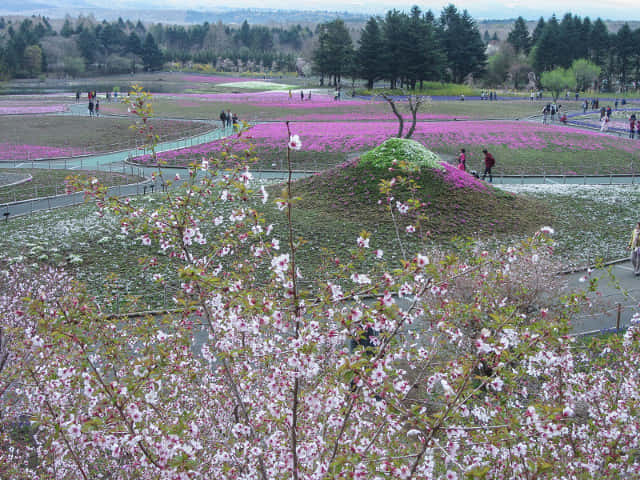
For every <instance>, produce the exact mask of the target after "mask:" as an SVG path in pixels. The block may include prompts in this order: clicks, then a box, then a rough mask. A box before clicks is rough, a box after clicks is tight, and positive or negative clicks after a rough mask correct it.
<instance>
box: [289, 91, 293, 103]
mask: <svg viewBox="0 0 640 480" xmlns="http://www.w3.org/2000/svg"><path fill="white" fill-rule="evenodd" d="M292 99H293V94H292V93H291V89H289V101H291V100H292Z"/></svg>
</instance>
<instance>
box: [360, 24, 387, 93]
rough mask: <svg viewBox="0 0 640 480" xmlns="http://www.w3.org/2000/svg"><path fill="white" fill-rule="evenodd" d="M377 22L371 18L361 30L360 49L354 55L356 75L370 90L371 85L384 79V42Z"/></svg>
mask: <svg viewBox="0 0 640 480" xmlns="http://www.w3.org/2000/svg"><path fill="white" fill-rule="evenodd" d="M378 22H379V20H378V19H377V18H376V17H371V18H369V20H368V21H367V23H366V25H365V26H364V28H363V29H362V33H361V34H360V40H359V41H358V43H359V45H360V47H359V48H358V51H357V54H356V65H357V67H358V72H359V73H358V75H359V76H360V78H363V79H365V80H366V81H367V88H368V89H372V88H373V83H374V82H375V81H376V80H379V79H381V78H383V77H384V63H383V55H382V53H383V51H384V42H383V39H382V31H381V30H380V25H379V23H378Z"/></svg>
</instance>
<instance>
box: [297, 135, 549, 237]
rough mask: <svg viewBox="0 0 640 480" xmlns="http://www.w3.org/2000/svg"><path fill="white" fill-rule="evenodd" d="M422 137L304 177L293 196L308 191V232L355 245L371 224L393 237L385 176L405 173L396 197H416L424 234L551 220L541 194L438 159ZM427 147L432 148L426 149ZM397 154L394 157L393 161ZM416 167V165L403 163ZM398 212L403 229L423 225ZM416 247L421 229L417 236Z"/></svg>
mask: <svg viewBox="0 0 640 480" xmlns="http://www.w3.org/2000/svg"><path fill="white" fill-rule="evenodd" d="M416 143H417V142H412V141H406V140H398V139H394V140H393V141H387V142H385V143H384V144H382V145H381V146H380V147H378V148H377V149H374V150H373V151H372V152H368V153H367V154H365V155H363V156H362V157H361V159H360V161H354V162H350V163H347V164H344V165H341V166H340V167H337V168H334V169H331V170H328V171H325V172H322V173H320V174H317V175H314V176H312V177H308V178H305V179H303V180H300V181H297V182H296V183H295V185H294V194H295V195H296V196H299V197H301V200H300V203H298V204H297V205H296V207H297V212H296V216H297V222H298V223H299V224H298V226H297V227H298V229H299V231H300V234H301V235H302V236H303V237H304V238H307V239H309V238H322V237H325V236H328V237H329V238H331V239H332V243H333V244H334V245H336V246H339V245H340V244H345V245H351V244H352V243H353V238H354V235H357V233H358V232H360V231H361V230H362V229H366V230H368V231H370V232H372V233H373V234H374V235H376V236H377V237H378V238H379V239H381V242H382V243H383V244H384V243H386V242H387V241H388V243H389V245H390V246H391V245H393V243H394V241H395V240H394V235H395V233H394V232H395V229H394V226H393V220H392V218H391V215H390V213H389V206H388V203H387V201H386V196H385V195H382V194H381V193H380V188H379V186H380V182H381V181H382V180H391V179H392V178H398V177H402V178H404V179H406V180H410V182H404V181H399V182H397V183H396V186H395V187H394V189H393V191H392V195H393V197H394V201H393V203H392V205H393V207H394V209H395V208H396V207H397V205H398V204H397V202H406V201H407V200H409V199H412V198H414V199H417V200H418V201H419V202H420V203H421V204H422V206H421V208H420V209H419V211H418V212H417V213H416V215H417V214H420V215H424V216H426V219H425V220H422V221H421V226H422V232H429V233H428V237H429V238H430V239H432V240H436V241H447V240H449V239H451V238H452V237H454V236H463V237H475V238H478V237H489V236H493V235H498V236H503V235H511V234H518V235H524V234H527V233H531V232H532V231H534V230H535V229H536V228H538V227H540V225H543V224H547V223H549V220H550V218H549V217H550V214H549V210H548V208H547V206H546V205H545V204H544V203H543V202H541V201H540V200H534V199H532V198H528V197H519V196H516V195H514V194H511V193H508V192H505V191H502V190H500V189H498V188H494V187H492V186H491V185H490V184H486V183H484V182H480V181H479V180H477V179H475V178H474V177H472V176H471V175H468V174H466V173H465V172H460V171H459V170H457V169H456V168H454V167H452V166H450V165H448V164H444V163H442V164H440V163H437V162H434V160H433V159H434V157H436V158H437V156H435V155H434V154H432V153H431V152H429V151H428V150H426V149H425V148H424V147H423V146H422V145H420V144H417V145H416ZM425 152H426V153H425ZM394 160H395V162H394ZM401 165H409V166H411V168H409V169H406V168H405V169H401V168H398V166H401ZM394 215H395V217H396V218H397V219H398V222H399V224H400V225H399V227H400V229H401V230H402V231H404V227H406V226H407V225H414V224H416V218H415V215H414V216H412V215H402V214H401V213H400V212H399V211H398V210H397V209H395V210H394ZM410 237H411V238H410V239H409V242H414V243H415V244H416V245H417V244H419V243H420V242H421V241H420V240H419V239H418V235H417V234H414V235H410Z"/></svg>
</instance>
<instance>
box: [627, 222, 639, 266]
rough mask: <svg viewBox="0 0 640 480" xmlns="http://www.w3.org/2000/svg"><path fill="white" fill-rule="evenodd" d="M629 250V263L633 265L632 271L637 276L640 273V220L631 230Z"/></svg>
mask: <svg viewBox="0 0 640 480" xmlns="http://www.w3.org/2000/svg"><path fill="white" fill-rule="evenodd" d="M628 248H629V249H630V250H631V265H633V273H634V274H635V276H636V277H637V276H638V275H640V222H638V223H637V224H636V227H635V228H634V229H633V232H631V240H629V247H628Z"/></svg>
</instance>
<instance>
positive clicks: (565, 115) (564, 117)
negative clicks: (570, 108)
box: [560, 113, 567, 125]
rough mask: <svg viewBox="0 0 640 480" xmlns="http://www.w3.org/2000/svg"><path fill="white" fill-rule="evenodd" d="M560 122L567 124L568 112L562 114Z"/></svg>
mask: <svg viewBox="0 0 640 480" xmlns="http://www.w3.org/2000/svg"><path fill="white" fill-rule="evenodd" d="M560 123H562V124H564V125H566V124H567V114H566V113H563V114H562V116H561V117H560Z"/></svg>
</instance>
